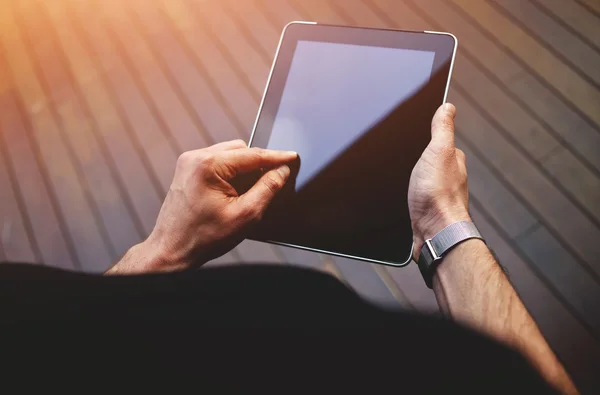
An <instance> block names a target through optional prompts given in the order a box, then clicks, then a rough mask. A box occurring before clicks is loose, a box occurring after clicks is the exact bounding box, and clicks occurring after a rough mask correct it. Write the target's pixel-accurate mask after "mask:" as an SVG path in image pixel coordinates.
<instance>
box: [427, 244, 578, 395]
mask: <svg viewBox="0 0 600 395" xmlns="http://www.w3.org/2000/svg"><path fill="white" fill-rule="evenodd" d="M433 290H434V292H435V296H436V299H437V300H438V304H439V305H440V309H441V310H442V312H443V313H444V314H445V315H447V316H450V317H452V318H453V319H456V320H457V321H461V322H463V323H465V324H467V325H469V326H471V327H473V328H474V329H477V330H479V331H481V332H484V333H488V334H489V335H491V336H493V337H495V338H497V339H498V340H500V341H502V342H504V343H506V344H508V345H510V346H512V347H514V348H516V349H517V350H519V351H520V352H521V353H522V354H523V355H524V356H525V357H526V358H527V359H528V360H529V361H530V362H531V363H532V364H533V365H534V366H535V367H536V368H537V369H538V371H539V372H540V373H541V375H542V376H543V377H544V378H545V379H546V380H548V382H550V383H551V384H552V385H554V386H555V387H556V388H558V389H559V390H561V391H562V392H563V393H577V390H576V389H575V387H574V385H573V383H572V382H571V380H570V379H569V377H568V375H567V373H566V372H565V370H564V369H563V367H562V365H561V364H560V362H559V361H558V359H557V358H556V356H555V355H554V353H553V352H552V350H551V349H550V347H549V346H548V344H547V343H546V341H545V339H544V337H543V336H542V334H541V332H540V331H539V329H538V327H537V325H536V324H535V322H534V321H533V318H532V317H531V316H530V315H529V313H528V312H527V310H526V308H525V306H524V305H523V303H522V302H521V299H520V298H519V296H518V295H517V293H516V292H515V290H514V288H513V287H512V285H511V284H510V282H509V281H508V279H507V277H506V275H505V274H504V272H503V271H502V269H501V267H500V266H499V265H498V263H497V262H496V261H495V259H494V257H493V256H492V254H491V253H490V251H489V249H488V248H487V246H486V245H485V243H483V242H482V241H481V240H477V239H472V240H468V241H465V242H463V243H461V244H459V245H458V246H457V247H455V248H454V249H452V250H451V251H450V252H449V253H448V254H447V255H446V256H445V257H444V261H443V262H442V264H440V266H439V267H438V268H437V270H436V274H435V276H434V279H433Z"/></svg>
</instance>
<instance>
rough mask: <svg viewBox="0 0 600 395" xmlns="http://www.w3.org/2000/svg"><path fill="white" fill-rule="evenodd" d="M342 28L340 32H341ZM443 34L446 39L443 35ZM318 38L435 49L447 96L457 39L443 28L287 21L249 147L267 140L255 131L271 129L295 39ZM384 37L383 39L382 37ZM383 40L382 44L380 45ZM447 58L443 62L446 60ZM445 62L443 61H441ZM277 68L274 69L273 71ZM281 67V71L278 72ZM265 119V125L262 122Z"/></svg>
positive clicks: (267, 135) (336, 254) (394, 264)
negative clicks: (421, 28)
mask: <svg viewBox="0 0 600 395" xmlns="http://www.w3.org/2000/svg"><path fill="white" fill-rule="evenodd" d="M342 30H344V33H347V34H342ZM399 32H402V33H406V35H404V36H403V37H402V40H399V39H398V35H397V33H399ZM445 37H447V39H444V38H445ZM301 40H304V41H319V42H331V43H345V44H356V45H369V46H378V47H388V48H399V49H413V50H426V51H431V52H434V53H435V56H434V62H433V66H432V69H433V70H435V69H436V68H438V69H440V70H441V71H443V69H444V68H446V69H447V73H448V78H447V80H446V86H445V90H444V95H443V100H442V103H440V105H441V104H443V103H445V102H446V98H447V96H448V89H449V87H450V79H451V76H452V70H453V68H454V61H455V58H456V50H457V47H458V40H457V38H456V36H454V35H453V34H451V33H447V32H436V31H427V30H425V31H413V30H399V29H380V28H368V27H355V26H341V25H329V24H320V23H316V22H307V21H293V22H290V23H288V24H287V25H286V26H285V27H284V29H283V32H282V34H281V38H280V40H279V44H278V46H277V51H276V52H275V58H274V60H273V64H272V66H271V70H270V72H269V77H268V79H267V84H266V87H265V91H264V93H263V97H262V100H261V103H260V106H259V109H258V114H257V116H256V120H255V122H254V126H253V128H252V134H251V135H250V140H249V141H248V146H249V147H252V146H253V144H254V145H255V146H258V147H265V146H266V145H267V143H268V141H269V138H270V134H269V133H264V135H261V136H257V134H256V131H257V130H258V128H259V126H261V127H264V128H266V130H272V128H273V122H274V120H275V115H276V113H277V110H278V107H279V102H280V100H281V96H282V94H283V90H284V87H285V80H286V78H287V75H288V73H289V69H290V66H291V62H292V59H293V56H294V52H295V50H296V45H297V43H298V41H301ZM386 40H387V41H386ZM382 44H383V45H382ZM448 59H450V62H449V63H447V60H448ZM445 63H446V64H447V65H445ZM276 70H277V73H276V72H275V71H276ZM280 71H281V72H280ZM273 96H275V100H271V101H270V102H269V103H268V104H269V105H270V106H271V107H270V108H267V106H265V103H267V101H268V99H269V97H273ZM265 122H266V125H265V124H264V123H265ZM256 240H257V241H263V242H267V243H271V244H276V245H282V246H287V247H293V248H298V249H302V250H306V251H312V252H317V253H323V254H329V255H333V256H339V257H344V258H351V259H357V260H361V261H365V262H371V263H378V264H383V265H388V266H394V267H402V266H406V265H408V264H409V263H410V261H411V259H412V258H413V255H414V251H413V249H414V244H413V245H412V246H411V248H410V252H409V255H408V257H407V259H406V260H405V261H404V262H401V263H398V262H388V261H381V260H377V259H371V258H368V257H359V256H353V255H348V254H343V253H338V252H335V251H326V250H321V249H317V248H312V247H308V246H301V245H295V244H290V243H284V242H279V241H276V240H260V239H256Z"/></svg>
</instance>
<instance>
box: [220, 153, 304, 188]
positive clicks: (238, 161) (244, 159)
mask: <svg viewBox="0 0 600 395" xmlns="http://www.w3.org/2000/svg"><path fill="white" fill-rule="evenodd" d="M297 157H298V154H297V153H296V152H292V151H274V150H268V149H262V148H242V149H237V150H232V151H224V152H221V153H220V154H219V156H218V157H217V158H216V167H215V169H216V170H217V172H218V173H219V176H221V177H222V178H223V179H224V180H227V181H228V180H231V179H232V178H234V177H235V176H236V175H237V174H239V173H249V172H251V171H255V170H259V169H263V168H273V167H278V166H281V165H283V164H286V163H289V162H291V161H293V160H294V159H296V158H297Z"/></svg>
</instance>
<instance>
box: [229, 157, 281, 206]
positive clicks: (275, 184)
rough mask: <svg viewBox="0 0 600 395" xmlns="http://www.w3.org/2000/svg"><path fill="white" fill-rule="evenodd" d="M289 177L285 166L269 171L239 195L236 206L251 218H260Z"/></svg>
mask: <svg viewBox="0 0 600 395" xmlns="http://www.w3.org/2000/svg"><path fill="white" fill-rule="evenodd" d="M289 176H290V168H289V166H287V165H282V166H279V167H278V168H276V169H273V170H269V171H268V172H266V173H265V174H263V175H262V177H261V178H260V179H259V180H258V181H257V182H256V184H254V186H253V187H252V188H250V190H249V191H248V192H246V193H244V194H243V195H241V196H240V197H239V198H238V200H237V202H236V204H238V205H239V206H238V207H239V209H240V210H242V212H246V213H251V215H252V216H253V217H260V216H261V215H262V213H263V212H264V211H265V209H266V208H267V206H268V205H269V204H270V203H271V201H272V200H273V198H274V197H275V195H276V194H277V192H279V191H280V190H281V189H282V188H283V186H284V185H285V183H286V181H287V180H288V178H289Z"/></svg>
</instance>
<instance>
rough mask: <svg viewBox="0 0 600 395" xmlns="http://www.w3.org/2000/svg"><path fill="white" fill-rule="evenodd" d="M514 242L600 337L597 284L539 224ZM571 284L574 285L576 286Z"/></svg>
mask: <svg viewBox="0 0 600 395" xmlns="http://www.w3.org/2000/svg"><path fill="white" fill-rule="evenodd" d="M516 241H517V244H518V245H519V247H520V248H521V249H522V250H523V252H524V253H525V254H526V256H528V257H529V258H530V259H531V262H532V263H533V264H535V265H536V266H537V268H538V271H539V272H541V273H544V276H545V277H546V278H548V280H549V281H550V282H551V283H552V284H554V286H555V287H556V288H557V289H558V290H559V291H560V293H561V294H562V295H563V296H564V297H565V298H566V299H567V300H568V301H569V303H570V304H571V306H573V308H574V309H575V311H577V312H578V313H579V315H580V316H581V317H582V318H583V320H584V321H585V322H586V323H587V324H588V325H589V327H590V328H592V329H593V330H594V331H595V333H596V334H597V335H599V338H600V315H598V311H600V286H598V283H597V282H596V281H595V280H594V279H593V278H592V277H590V276H589V275H588V273H587V272H586V271H585V270H583V268H582V267H581V265H579V264H578V263H577V262H576V261H575V260H574V259H573V257H572V256H571V254H570V253H569V252H568V251H566V250H565V249H564V248H562V247H561V245H560V243H558V242H557V240H556V239H555V238H554V236H552V235H551V234H550V233H549V232H548V230H547V229H546V228H545V227H543V226H541V227H539V228H537V229H536V230H534V231H533V232H531V233H529V234H527V235H523V236H522V237H519V238H518V239H517V240H516ZM573 285H576V286H575V287H574V286H573Z"/></svg>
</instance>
